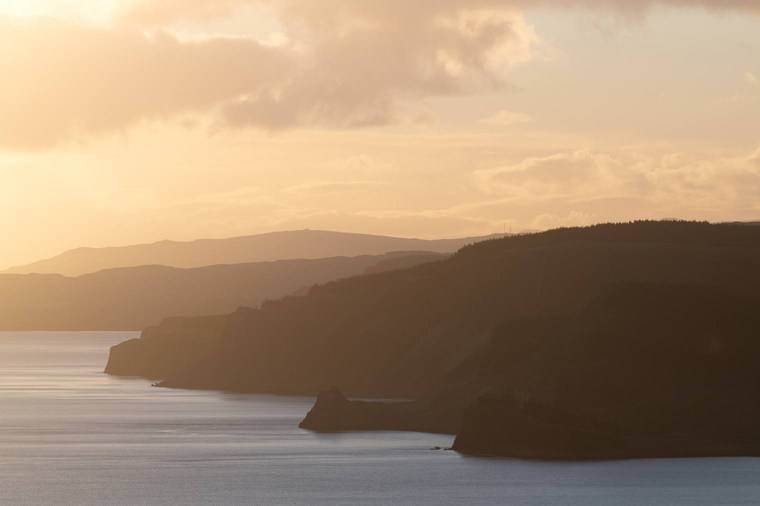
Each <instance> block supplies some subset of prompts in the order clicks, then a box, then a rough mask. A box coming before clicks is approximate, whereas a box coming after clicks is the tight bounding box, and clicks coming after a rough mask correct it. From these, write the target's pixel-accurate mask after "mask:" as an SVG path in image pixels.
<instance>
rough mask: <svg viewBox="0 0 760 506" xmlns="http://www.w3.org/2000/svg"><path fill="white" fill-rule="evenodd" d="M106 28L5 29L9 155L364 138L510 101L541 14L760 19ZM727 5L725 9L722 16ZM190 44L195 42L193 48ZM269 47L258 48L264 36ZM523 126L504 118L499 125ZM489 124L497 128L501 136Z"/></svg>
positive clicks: (555, 2)
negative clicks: (506, 93)
mask: <svg viewBox="0 0 760 506" xmlns="http://www.w3.org/2000/svg"><path fill="white" fill-rule="evenodd" d="M117 4H119V5H121V6H122V8H121V9H118V14H117V15H116V17H115V18H114V19H113V20H112V22H111V23H110V24H109V23H106V24H105V25H104V26H103V27H101V28H94V27H92V26H89V27H87V26H78V25H75V24H72V23H69V22H64V21H61V20H57V21H56V20H54V19H40V18H30V19H26V20H23V21H21V20H18V19H1V20H0V62H1V63H2V68H3V73H4V76H3V79H2V80H1V81H0V147H11V148H23V149H30V148H44V147H48V146H51V145H54V144H56V143H59V142H65V141H70V140H72V139H86V138H88V137H90V136H93V135H98V134H103V133H108V132H118V131H120V130H123V129H125V128H128V127H130V126H132V125H134V124H137V123H139V122H142V121H146V120H148V121H150V120H157V119H172V118H177V117H180V116H182V115H186V114H193V113H203V114H206V115H208V114H211V115H212V117H213V118H215V121H216V125H217V126H218V127H220V128H246V127H255V128H262V129H266V130H278V129H286V128H298V127H307V128H312V127H316V128H361V127H367V126H377V125H385V124H389V123H394V122H398V121H401V120H404V119H405V114H406V112H405V111H406V110H407V109H406V108H405V107H404V105H407V104H415V103H418V102H419V101H420V100H423V99H425V98H428V97H440V96H467V95H476V94H483V93H488V92H492V91H495V90H501V89H504V88H505V86H507V85H508V80H509V70H510V68H511V67H513V66H515V65H519V64H521V63H524V62H527V61H530V60H531V59H532V58H534V53H535V51H536V46H537V44H538V43H539V37H538V35H537V34H536V33H535V31H534V29H533V27H532V26H531V25H530V24H529V23H528V21H526V19H525V18H524V17H523V15H522V14H521V12H522V10H524V9H529V8H532V7H537V6H538V7H546V6H549V7H556V8H562V9H566V8H578V7H584V8H590V9H610V8H617V9H621V8H622V9H625V10H628V11H630V10H634V11H641V10H643V9H646V8H648V7H651V6H653V5H656V4H668V5H676V6H699V7H705V8H711V9H743V10H757V9H758V2H756V1H750V0H744V1H742V0H727V1H723V2H708V1H706V0H667V1H666V0H663V1H661V2H657V1H654V0H618V1H608V0H562V1H559V0H418V1H408V0H384V1H382V2H379V1H377V2H376V1H361V0H320V1H318V2H317V1H306V0H120V2H117ZM718 4H719V5H718ZM250 8H255V9H260V10H262V11H266V12H268V13H270V14H271V18H272V20H273V21H272V22H273V23H274V24H275V25H276V26H275V27H274V28H275V29H276V30H277V34H278V35H277V40H278V43H277V44H275V45H271V44H270V45H266V44H261V43H258V42H256V41H255V40H254V36H253V34H252V35H251V38H250V39H246V38H237V39H229V38H222V37H216V38H214V37H204V38H201V39H198V40H193V39H192V38H187V37H184V36H183V37H181V38H180V37H178V36H177V35H172V31H171V30H172V29H174V28H176V25H177V24H181V23H184V22H195V23H204V22H211V21H213V20H220V19H226V18H229V17H234V16H235V15H237V13H239V12H240V10H241V9H250ZM185 35H186V34H185ZM259 35H261V34H259ZM523 119H526V118H518V117H516V116H509V114H508V113H507V112H506V111H505V112H504V113H503V114H501V115H500V116H498V115H497V116H496V117H494V118H492V121H493V122H500V123H501V124H502V125H503V124H505V123H507V124H509V123H512V124H514V123H515V122H516V121H517V122H522V120H523ZM492 124H493V123H492Z"/></svg>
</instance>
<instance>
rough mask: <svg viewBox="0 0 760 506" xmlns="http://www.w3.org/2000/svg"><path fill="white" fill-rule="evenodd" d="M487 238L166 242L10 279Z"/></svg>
mask: <svg viewBox="0 0 760 506" xmlns="http://www.w3.org/2000/svg"><path fill="white" fill-rule="evenodd" d="M483 239H486V238H461V239H441V240H430V241H428V240H423V239H405V238H399V237H386V236H379V235H366V234H350V233H343V232H328V231H319V230H297V231H292V232H273V233H268V234H260V235H252V236H245V237H234V238H230V239H201V240H197V241H191V242H175V241H162V242H157V243H153V244H138V245H134V246H124V247H115V248H79V249H75V250H71V251H67V252H65V253H62V254H60V255H58V256H55V257H53V258H50V259H47V260H42V261H39V262H35V263H32V264H29V265H24V266H19V267H14V268H11V269H8V270H7V271H5V272H6V273H7V274H31V273H37V274H62V275H65V276H79V275H82V274H87V273H91V272H97V271H100V270H104V269H113V268H120V267H135V266H141V265H165V266H169V267H180V268H193V267H202V266H206V265H219V264H238V263H252V262H269V261H274V260H289V259H313V258H329V257H337V256H346V257H353V256H359V255H382V254H384V253H390V252H393V251H430V252H436V253H453V252H455V251H457V250H458V249H460V248H461V247H463V246H466V245H467V244H471V243H473V242H476V241H479V240H483Z"/></svg>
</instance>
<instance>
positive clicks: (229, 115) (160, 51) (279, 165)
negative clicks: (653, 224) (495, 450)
mask: <svg viewBox="0 0 760 506" xmlns="http://www.w3.org/2000/svg"><path fill="white" fill-rule="evenodd" d="M0 69H2V78H1V79H0V233H2V234H3V236H4V237H5V238H6V239H5V240H4V242H3V248H2V249H0V267H4V266H10V265H12V264H16V263H25V262H27V261H32V260H36V259H39V258H42V257H46V256H50V255H53V254H56V253H58V252H60V251H62V250H64V249H68V248H72V247H77V246H85V245H87V246H107V245H121V244H129V243H135V242H147V241H155V240H159V239H165V238H171V239H180V240H181V239H193V238H198V237H226V236H233V235H243V234H250V233H257V232H264V231H271V230H282V229H298V228H322V229H336V230H345V231H360V232H368V233H382V234H393V235H402V236H419V237H446V236H459V235H470V234H485V233H491V232H498V231H501V230H503V229H504V227H507V228H512V229H514V230H519V229H540V228H547V227H554V226H560V225H576V224H586V223H593V222H600V221H608V220H627V219H632V218H665V217H679V218H692V219H709V220H716V221H717V220H748V219H760V1H755V0H726V1H720V2H718V1H707V0H703V1H699V0H667V1H666V0H663V1H660V2H657V1H648V0H617V1H615V0H561V1H560V0H417V1H415V2H410V1H408V0H383V1H382V2H379V1H378V2H375V1H369V0H319V1H312V0H79V1H76V0H0Z"/></svg>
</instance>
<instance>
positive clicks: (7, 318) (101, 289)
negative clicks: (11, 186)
mask: <svg viewBox="0 0 760 506" xmlns="http://www.w3.org/2000/svg"><path fill="white" fill-rule="evenodd" d="M441 258H444V256H443V255H439V254H437V253H390V254H387V255H380V256H360V257H336V258H325V259H316V260H281V261H277V262H259V263H250V264H234V265H216V266H209V267H199V268H195V269H177V268H174V267H164V266H145V267H129V268H122V269H109V270H104V271H100V272H97V273H93V274H86V275H83V276H79V277H64V276H61V275H58V274H28V275H18V274H3V275H0V329H3V330H139V329H142V328H145V327H146V326H150V325H155V324H157V323H159V322H160V321H161V320H162V319H163V318H165V317H166V316H170V315H186V316H200V315H208V314H223V313H229V312H231V311H234V310H235V309H237V308H238V307H240V306H258V305H259V304H260V303H261V302H262V301H263V300H265V299H274V298H280V297H284V296H285V295H289V294H291V293H294V292H296V291H297V290H300V291H302V292H306V291H307V289H308V288H310V287H311V286H312V285H314V284H318V283H326V282H328V281H333V280H335V279H339V278H344V277H349V276H355V275H359V274H363V273H364V272H366V271H368V270H372V271H373V272H374V271H376V270H381V271H382V270H391V269H393V268H396V266H397V265H398V266H405V265H406V266H408V265H416V264H420V263H424V262H429V261H433V260H439V259H441Z"/></svg>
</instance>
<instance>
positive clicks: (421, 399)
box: [109, 223, 760, 458]
mask: <svg viewBox="0 0 760 506" xmlns="http://www.w3.org/2000/svg"><path fill="white" fill-rule="evenodd" d="M758 286H760V229H756V228H754V227H742V226H731V225H720V226H718V225H707V224H695V223H635V224H629V225H607V226H598V227H592V228H588V229H566V230H558V231H552V232H548V233H543V234H536V235H531V236H524V237H515V238H509V239H502V240H496V241H488V242H485V243H481V244H478V245H475V246H472V247H469V248H465V249H464V250H462V251H460V252H459V253H458V254H456V255H454V256H453V257H451V258H449V259H447V260H445V261H442V262H436V263H432V264H426V265H421V266H417V267H414V268H411V269H407V270H401V271H394V272H387V273H381V274H376V275H369V276H363V277H357V278H351V279H347V280H342V281H338V282H334V283H330V284H327V285H324V286H320V287H316V288H314V289H312V290H310V291H309V293H308V294H307V295H306V296H304V297H297V298H296V297H293V298H286V299H283V300H280V301H276V302H270V303H267V304H265V305H263V306H262V307H261V309H258V310H240V311H237V312H236V313H234V314H232V315H228V316H226V317H223V318H221V320H220V321H216V322H215V323H214V325H213V328H212V329H211V330H207V331H198V329H199V327H200V325H196V324H195V323H194V322H193V320H186V321H184V322H183V323H182V325H183V326H184V329H180V330H179V331H178V330H177V329H176V326H173V325H172V324H170V322H167V323H165V324H163V325H161V326H159V327H157V328H154V329H151V330H149V331H146V333H145V334H144V336H143V338H142V339H140V340H137V341H134V342H133V343H131V344H129V345H126V346H125V347H124V348H123V349H122V348H119V347H117V348H115V349H114V350H113V351H112V358H111V364H114V365H113V366H112V365H111V364H109V372H114V370H115V368H116V366H115V364H121V365H122V366H123V369H120V370H119V371H120V373H121V374H130V373H136V374H144V371H142V372H141V369H140V368H141V367H142V366H141V365H140V364H150V377H152V378H157V379H162V380H163V383H164V385H166V386H178V387H191V388H215V389H223V390H236V391H246V392H267V393H281V394H307V393H308V394H310V393H316V392H318V391H323V390H327V389H329V388H331V387H332V386H333V385H335V386H337V387H339V388H340V389H341V390H342V391H345V392H346V394H347V395H349V396H375V397H385V398H387V397H407V398H416V399H417V400H416V401H414V402H408V403H401V404H387V403H383V404H375V403H366V402H355V401H348V400H346V399H344V398H342V397H341V396H339V395H331V396H328V397H329V398H323V399H321V400H320V402H318V404H317V406H315V409H314V411H313V412H312V413H311V414H310V416H309V417H308V418H307V420H305V421H304V426H305V427H308V428H313V429H316V430H351V429H359V430H370V429H381V428H384V429H403V430H430V431H436V432H451V433H454V432H456V433H457V434H458V436H457V441H456V445H455V446H456V448H457V449H458V450H460V451H462V452H465V453H477V454H492V455H507V456H516V457H531V458H606V457H625V456H679V455H683V456H688V455H719V454H734V455H741V454H756V453H757V446H756V445H755V441H756V440H757V439H758V438H757V434H758V431H757V430H756V429H755V428H754V421H755V420H757V419H758V415H760V409H759V408H758V402H757V401H756V397H757V396H756V392H758V389H759V388H760V373H758V372H756V371H757V368H756V367H755V364H756V363H757V360H758V359H760V346H758V345H757V344H756V341H757V340H756V336H757V334H758V331H760V320H758V316H757V313H758V312H757V310H756V308H757V307H760V305H759V304H758V302H759V301H758V299H757V293H756V291H757V287H758ZM183 339H188V341H184V340H183ZM169 356H171V358H170V359H168V358H167V357H169ZM120 367H121V366H120ZM328 401H329V402H328ZM460 428H461V430H460Z"/></svg>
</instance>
